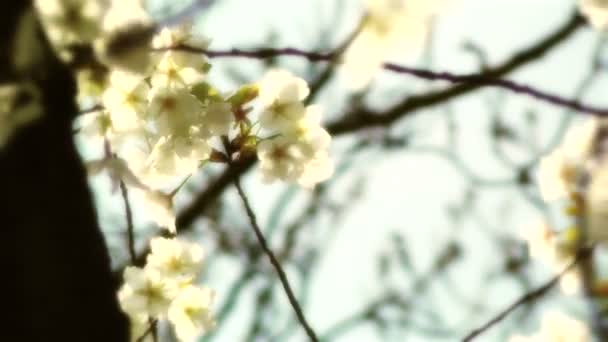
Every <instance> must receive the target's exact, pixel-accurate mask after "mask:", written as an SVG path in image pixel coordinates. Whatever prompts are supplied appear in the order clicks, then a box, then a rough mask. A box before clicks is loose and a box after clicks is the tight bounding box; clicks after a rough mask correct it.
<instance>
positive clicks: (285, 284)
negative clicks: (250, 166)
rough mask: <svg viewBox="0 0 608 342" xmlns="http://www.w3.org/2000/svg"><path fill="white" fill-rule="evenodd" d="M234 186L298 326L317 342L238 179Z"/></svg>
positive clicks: (315, 335)
mask: <svg viewBox="0 0 608 342" xmlns="http://www.w3.org/2000/svg"><path fill="white" fill-rule="evenodd" d="M234 184H235V186H236V189H237V191H238V193H239V197H240V198H241V201H242V202H243V205H244V206H245V210H246V211H247V217H249V221H250V222H251V226H252V227H253V231H254V232H255V236H256V237H257V239H258V242H259V243H260V246H261V247H262V249H263V250H264V253H266V255H267V256H268V259H270V263H271V264H272V266H273V267H274V269H275V271H276V272H277V274H278V275H279V280H280V281H281V285H282V286H283V289H284V290H285V294H287V298H288V299H289V303H290V304H291V307H292V308H293V310H294V312H295V313H296V316H297V317H298V321H299V322H300V324H301V325H302V327H303V328H304V330H305V331H306V335H308V337H309V338H310V340H311V341H318V340H319V339H318V338H317V334H316V333H315V331H314V330H313V329H312V327H311V326H310V324H309V323H308V321H307V320H306V317H305V316H304V313H303V312H302V308H301V307H300V304H299V303H298V300H297V299H296V297H295V295H294V293H293V290H292V289H291V285H290V284H289V280H288V279H287V275H286V274H285V271H284V270H283V267H282V266H281V264H280V263H279V260H278V259H277V258H276V256H275V255H274V253H273V252H272V250H271V249H270V247H269V246H268V243H267V242H266V238H265V237H264V235H263V234H262V230H261V229H260V226H259V225H258V221H257V218H256V216H255V213H254V212H253V209H252V208H251V205H250V203H249V200H248V198H247V195H246V194H245V192H244V191H243V188H242V187H241V182H240V180H239V178H236V179H235V181H234Z"/></svg>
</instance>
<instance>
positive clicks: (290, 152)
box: [258, 136, 307, 183]
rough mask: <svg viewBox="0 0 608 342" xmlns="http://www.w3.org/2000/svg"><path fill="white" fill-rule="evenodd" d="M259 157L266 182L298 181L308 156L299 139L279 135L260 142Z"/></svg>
mask: <svg viewBox="0 0 608 342" xmlns="http://www.w3.org/2000/svg"><path fill="white" fill-rule="evenodd" d="M258 158H259V159H260V168H261V171H262V179H263V181H264V182H267V183H268V182H273V181H275V180H277V179H280V180H283V181H287V182H296V181H297V179H298V178H299V177H300V176H301V174H302V172H303V171H304V168H305V163H306V162H307V158H306V156H305V154H304V151H303V150H302V146H301V145H300V144H299V143H298V141H296V140H294V139H292V138H288V137H283V136H279V137H276V138H273V139H268V140H264V141H262V142H260V143H259V144H258Z"/></svg>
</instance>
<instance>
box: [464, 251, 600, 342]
mask: <svg viewBox="0 0 608 342" xmlns="http://www.w3.org/2000/svg"><path fill="white" fill-rule="evenodd" d="M592 251H593V247H587V248H581V249H580V250H579V251H578V253H577V254H576V256H575V258H574V260H572V262H571V263H570V264H569V265H568V266H566V268H564V269H563V270H562V271H561V272H560V273H558V274H557V275H555V276H554V277H553V278H551V279H550V280H549V281H548V282H546V283H545V284H544V285H542V286H541V287H538V288H536V289H535V290H533V291H530V292H528V293H526V294H524V295H523V296H521V297H520V298H519V299H518V300H516V301H515V302H513V303H512V304H511V305H509V306H508V307H507V308H505V309H504V310H503V311H501V312H499V313H498V314H497V315H496V316H494V317H493V318H492V319H490V320H489V321H487V322H486V323H484V324H483V325H482V326H480V327H479V328H476V329H474V330H473V331H471V332H470V333H469V334H468V335H467V336H465V337H464V338H463V339H462V341H463V342H468V341H472V340H473V339H474V338H476V337H478V336H479V335H481V334H483V333H484V332H486V331H487V330H488V329H490V328H491V327H493V326H494V325H496V324H498V323H499V322H500V321H502V320H503V319H505V318H506V317H507V316H508V315H509V314H510V313H511V312H513V311H514V310H515V309H517V308H518V307H520V306H521V305H524V304H528V303H531V302H533V301H535V300H537V299H539V298H541V297H542V296H544V295H545V294H546V293H547V292H549V290H551V289H552V288H553V286H555V285H556V284H557V283H558V282H559V281H560V279H561V278H562V276H563V275H564V274H566V273H567V272H568V271H570V270H571V269H573V268H574V267H575V266H576V265H577V264H578V263H579V262H582V261H583V260H585V259H587V258H588V257H589V256H590V255H591V252H592Z"/></svg>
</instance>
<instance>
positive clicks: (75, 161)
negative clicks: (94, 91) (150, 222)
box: [0, 0, 128, 342]
mask: <svg viewBox="0 0 608 342" xmlns="http://www.w3.org/2000/svg"><path fill="white" fill-rule="evenodd" d="M30 6H31V4H30V2H29V1H17V0H7V1H2V3H1V4H0V19H1V20H0V44H1V45H2V46H1V47H0V86H6V85H15V84H16V85H18V86H20V87H21V86H22V85H23V84H26V83H29V84H34V85H35V87H36V88H37V89H39V91H40V94H41V99H42V101H41V102H42V109H43V114H42V118H41V119H39V120H37V121H34V122H33V123H31V124H28V125H26V126H24V127H23V128H22V129H20V130H18V131H17V133H16V134H15V135H14V136H13V137H12V138H11V139H10V140H9V142H8V144H7V145H5V146H3V147H0V196H1V197H0V198H1V200H0V229H1V232H2V242H1V248H0V258H1V259H2V264H3V265H5V267H3V268H2V269H1V270H0V271H1V272H2V273H1V275H0V283H2V286H1V287H0V288H1V289H4V291H3V293H2V294H3V297H4V298H5V300H4V301H3V302H2V305H1V306H0V308H2V310H3V312H4V313H5V314H7V318H8V319H5V320H2V323H1V325H0V341H11V342H12V341H63V342H67V341H78V342H84V341H92V342H95V341H100V342H122V341H127V340H128V322H127V320H126V318H125V317H124V315H123V314H122V313H121V311H120V309H119V306H118V303H117V299H116V294H115V290H116V284H115V283H114V282H113V279H112V275H111V270H110V259H109V255H108V251H107V248H106V245H105V241H104V238H103V235H102V233H101V231H100V229H99V226H98V223H97V218H96V213H95V210H94V208H93V205H92V200H91V194H90V192H89V189H88V186H87V181H86V174H85V171H84V168H83V166H82V163H81V161H80V159H79V157H78V155H77V153H76V150H75V147H74V143H73V140H72V133H71V122H72V119H73V118H74V116H75V114H76V111H77V109H76V106H75V103H74V98H75V92H76V89H75V84H74V79H73V76H72V75H71V73H70V72H69V70H68V69H67V68H66V67H65V66H63V65H62V64H61V63H60V62H59V61H58V60H57V59H56V58H55V57H53V55H52V53H51V52H50V49H49V47H48V44H47V43H46V41H45V39H44V38H41V39H39V40H38V42H37V43H36V44H35V45H37V46H32V47H31V51H32V52H31V53H32V54H41V56H40V57H41V58H40V59H39V60H38V61H37V62H32V63H31V64H28V65H26V66H25V67H23V66H22V67H21V68H20V69H17V68H16V67H15V64H14V63H13V60H12V57H13V55H14V53H15V49H16V45H15V41H14V40H15V39H14V38H15V36H16V35H17V32H18V31H19V30H21V29H22V28H23V25H20V23H21V22H23V20H22V19H21V18H23V15H24V13H27V12H28V11H30V10H31V8H30ZM34 22H35V21H34ZM37 33H38V35H39V36H40V37H41V36H42V34H41V33H40V31H39V30H38V31H37ZM20 37H21V36H20ZM23 101H24V102H28V101H31V98H29V96H24V99H23ZM0 110H1V109H0ZM0 115H1V113H0ZM16 115H17V114H16ZM0 124H3V121H2V119H1V118H0Z"/></svg>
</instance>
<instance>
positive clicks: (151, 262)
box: [146, 237, 204, 283]
mask: <svg viewBox="0 0 608 342" xmlns="http://www.w3.org/2000/svg"><path fill="white" fill-rule="evenodd" d="M150 249H151V253H150V254H149V255H148V260H147V265H146V267H151V268H154V269H157V270H158V271H159V272H160V273H161V274H162V275H163V276H165V277H169V278H172V279H176V280H177V281H178V282H179V283H184V282H185V283H190V282H191V281H193V280H194V278H195V277H196V276H197V274H199V273H200V271H201V268H202V266H203V257H204V253H203V249H202V248H201V247H200V246H199V245H197V244H195V243H190V242H186V241H182V240H178V239H166V238H162V237H157V238H154V239H152V241H150Z"/></svg>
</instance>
